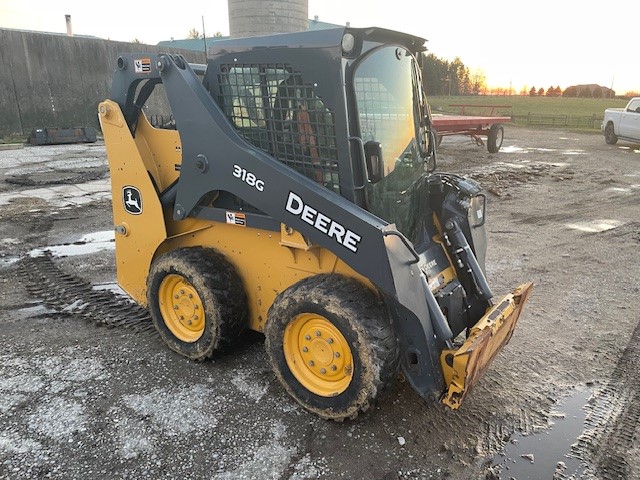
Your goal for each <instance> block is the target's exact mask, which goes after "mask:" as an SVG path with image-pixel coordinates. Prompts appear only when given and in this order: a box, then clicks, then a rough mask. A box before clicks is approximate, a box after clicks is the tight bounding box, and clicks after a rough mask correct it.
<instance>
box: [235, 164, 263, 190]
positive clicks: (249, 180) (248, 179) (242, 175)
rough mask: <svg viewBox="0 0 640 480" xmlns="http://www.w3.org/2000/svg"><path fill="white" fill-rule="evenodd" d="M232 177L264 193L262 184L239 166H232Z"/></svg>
mask: <svg viewBox="0 0 640 480" xmlns="http://www.w3.org/2000/svg"><path fill="white" fill-rule="evenodd" d="M233 176H234V177H236V178H239V179H240V180H242V181H243V182H244V183H246V184H247V185H249V186H250V187H255V189H256V190H258V191H259V192H262V191H264V182H263V181H262V180H260V179H259V178H257V177H256V176H255V175H254V174H253V173H251V172H249V171H247V169H245V168H242V167H241V166H240V165H234V166H233Z"/></svg>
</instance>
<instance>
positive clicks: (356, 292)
mask: <svg viewBox="0 0 640 480" xmlns="http://www.w3.org/2000/svg"><path fill="white" fill-rule="evenodd" d="M265 336H266V341H265V346H266V349H267V353H268V355H269V360H270V363H271V366H272V368H273V370H274V372H275V374H276V377H277V378H278V380H279V381H280V382H281V383H282V385H283V386H284V388H285V390H286V391H287V392H288V393H289V395H291V396H292V397H293V398H294V399H295V400H296V401H297V402H298V403H300V404H301V405H302V406H303V407H304V408H305V409H307V410H309V411H310V412H313V413H315V414H317V415H319V416H320V417H322V418H325V419H331V420H338V421H341V420H344V419H346V418H355V417H356V416H357V415H358V413H359V412H361V411H362V412H364V411H366V410H367V409H368V408H370V407H371V406H372V405H373V404H374V403H375V401H376V399H377V398H379V396H380V394H382V393H384V392H387V391H388V390H390V389H391V386H392V385H393V383H394V382H395V379H396V377H397V375H398V362H399V349H398V342H397V339H396V336H395V332H394V329H393V327H392V325H391V320H390V318H389V315H388V313H387V310H386V308H385V307H384V304H383V303H382V302H380V301H379V300H378V299H377V298H376V297H375V295H374V294H373V293H372V292H371V291H370V290H369V289H367V288H366V287H364V286H363V285H361V284H360V283H358V282H356V281H355V280H353V279H349V278H346V277H341V276H337V275H318V276H315V277H311V278H308V279H305V280H302V281H301V282H299V283H297V284H295V285H293V286H292V287H290V288H288V289H287V290H285V291H284V292H282V293H281V294H280V295H279V296H278V297H277V298H276V300H275V302H274V303H273V305H272V306H271V308H270V309H269V318H268V322H267V326H266V329H265Z"/></svg>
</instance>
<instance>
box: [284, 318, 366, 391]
mask: <svg viewBox="0 0 640 480" xmlns="http://www.w3.org/2000/svg"><path fill="white" fill-rule="evenodd" d="M284 352H285V358H286V361H287V365H288V366H289V369H290V370H291V373H293V375H294V376H295V377H296V379H297V380H298V381H299V382H300V383H301V384H302V385H303V386H304V387H305V388H306V389H308V390H309V391H311V392H313V393H315V394H316V395H320V396H323V397H331V396H335V395H339V394H340V393H342V392H344V391H345V390H346V389H347V387H348V386H349V384H350V383H351V376H352V374H353V366H352V364H353V357H352V354H351V348H350V347H349V344H348V342H347V340H346V339H345V338H344V336H343V335H342V333H341V332H340V330H339V329H338V328H337V327H336V326H335V325H333V324H332V323H331V322H330V321H329V320H327V319H326V318H325V317H323V316H321V315H317V314H312V313H303V314H301V315H298V316H297V317H295V318H294V319H293V320H292V321H291V323H290V324H289V325H288V326H287V328H286V330H285V336H284Z"/></svg>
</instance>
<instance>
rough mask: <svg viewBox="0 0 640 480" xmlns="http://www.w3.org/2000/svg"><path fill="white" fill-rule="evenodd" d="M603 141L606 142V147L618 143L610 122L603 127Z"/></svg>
mask: <svg viewBox="0 0 640 480" xmlns="http://www.w3.org/2000/svg"><path fill="white" fill-rule="evenodd" d="M604 141H605V142H607V144H608V145H615V144H616V143H618V136H617V135H616V133H615V129H614V128H613V123H611V122H609V123H607V125H606V126H605V127H604Z"/></svg>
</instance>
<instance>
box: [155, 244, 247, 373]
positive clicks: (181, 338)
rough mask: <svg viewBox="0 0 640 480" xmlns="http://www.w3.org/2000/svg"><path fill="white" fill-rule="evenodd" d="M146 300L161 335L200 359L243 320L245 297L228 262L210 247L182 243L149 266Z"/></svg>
mask: <svg viewBox="0 0 640 480" xmlns="http://www.w3.org/2000/svg"><path fill="white" fill-rule="evenodd" d="M147 301H148V305H149V311H150V312H151V318H152V320H153V324H154V325H155V327H156V329H157V330H158V333H159V334H160V337H161V338H162V339H163V340H164V342H165V343H166V344H167V345H168V346H169V348H171V349H172V350H174V351H175V352H177V353H179V354H180V355H183V356H185V357H187V358H190V359H192V360H204V359H205V358H208V357H210V356H211V355H212V354H213V352H214V351H215V350H217V349H219V348H221V347H223V346H226V345H227V344H229V343H230V342H231V341H232V340H234V339H235V338H236V337H238V336H239V335H240V333H241V332H242V331H243V330H244V329H245V327H246V325H247V318H248V315H247V301H246V296H245V293H244V289H243V287H242V282H241V280H240V277H239V276H238V274H237V273H236V271H235V269H234V268H233V266H232V265H231V264H230V263H229V262H227V261H226V260H225V258H224V257H223V256H222V255H220V254H219V253H216V252H214V251H213V250H210V249H205V248H200V247H194V248H181V249H177V250H174V251H172V252H169V253H167V254H165V255H162V256H161V257H159V258H158V259H157V260H155V261H154V262H153V264H152V266H151V271H150V272H149V277H148V280H147Z"/></svg>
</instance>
